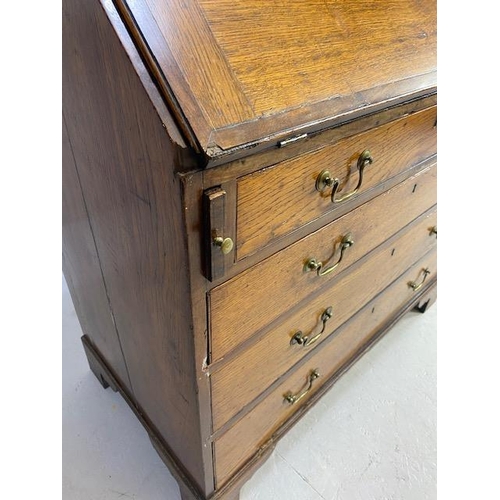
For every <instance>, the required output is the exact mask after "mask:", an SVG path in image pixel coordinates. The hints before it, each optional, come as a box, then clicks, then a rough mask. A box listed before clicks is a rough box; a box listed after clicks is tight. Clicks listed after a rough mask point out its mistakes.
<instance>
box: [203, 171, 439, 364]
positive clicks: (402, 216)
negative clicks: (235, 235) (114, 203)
mask: <svg viewBox="0 0 500 500" xmlns="http://www.w3.org/2000/svg"><path fill="white" fill-rule="evenodd" d="M435 202H436V166H434V167H432V168H430V169H426V170H424V171H422V172H420V173H419V174H417V175H416V176H413V177H410V178H409V179H407V180H406V181H404V182H403V183H401V184H399V185H398V186H396V187H394V188H393V189H391V190H389V191H387V192H386V193H384V194H382V195H380V196H378V197H377V198H375V199H373V200H372V201H370V202H369V203H365V204H364V205H361V206H360V207H358V208H357V209H355V210H353V211H352V212H349V213H348V214H346V215H344V216H343V217H341V218H339V219H337V220H336V221H334V222H332V223H330V224H328V225H326V226H324V227H323V228H321V229H320V230H318V231H316V232H315V233H312V234H310V235H309V236H307V237H305V238H303V239H302V240H300V241H298V242H297V243H295V244H293V245H290V246H289V247H287V248H286V249H284V250H282V251H280V252H278V253H277V254H275V255H273V256H271V257H269V258H267V259H265V260H264V261H262V262H261V263H259V264H257V265H255V266H253V267H251V268H250V269H248V270H246V271H244V272H243V273H241V274H239V275H238V276H236V277H235V278H233V279H231V280H229V281H227V282H226V283H224V284H222V285H220V286H218V287H215V288H214V289H213V290H211V292H210V293H209V301H210V337H211V338H210V347H211V359H212V362H214V361H216V360H218V359H220V358H222V357H223V356H224V355H226V354H227V353H228V352H229V351H231V350H232V349H233V348H234V347H235V346H237V345H238V344H240V343H242V342H244V341H246V340H247V339H249V338H250V337H252V336H255V335H256V334H257V333H258V332H259V330H260V329H262V328H264V327H266V326H267V325H269V324H270V323H271V322H272V321H273V320H275V319H276V318H277V317H278V316H280V315H281V314H282V313H284V312H285V311H287V310H288V309H289V308H290V307H291V306H292V305H294V304H297V303H299V302H300V301H302V300H303V299H304V298H305V297H307V296H308V295H309V294H310V293H312V292H314V291H315V290H318V289H319V288H321V287H323V286H325V285H327V284H328V281H329V280H332V279H334V278H335V276H336V275H337V274H338V273H339V272H341V271H343V270H344V269H346V268H347V267H348V266H350V265H351V264H353V263H354V262H355V261H356V260H358V259H359V258H361V257H362V256H363V255H365V254H366V253H368V252H369V251H371V250H373V249H374V248H375V247H377V246H378V245H380V244H381V243H383V242H384V241H385V240H386V239H387V238H389V237H390V236H392V235H393V234H395V233H396V232H397V231H398V230H399V229H401V228H402V227H404V226H405V225H407V224H409V223H410V222H411V221H412V220H413V219H415V218H416V217H418V216H419V215H420V214H422V213H423V212H424V211H426V210H427V209H428V208H430V207H431V206H433V205H434V204H435ZM348 234H350V235H351V238H352V241H354V244H353V245H352V246H350V247H346V248H345V251H344V252H343V255H342V261H341V262H340V264H339V265H338V266H337V268H335V269H334V270H333V271H332V272H331V273H329V274H327V275H325V276H318V274H317V271H314V270H308V268H307V267H306V266H305V264H306V263H307V262H308V261H310V260H311V259H315V260H316V262H326V261H327V260H328V259H329V257H331V254H332V251H334V252H333V253H334V255H333V257H332V259H331V260H330V261H329V262H328V264H325V265H324V266H323V271H325V270H326V269H327V268H328V266H329V265H330V263H331V262H334V261H338V259H339V257H340V254H341V251H340V248H339V247H340V246H341V245H342V240H343V238H344V237H345V236H347V235H348ZM242 318H244V321H242Z"/></svg>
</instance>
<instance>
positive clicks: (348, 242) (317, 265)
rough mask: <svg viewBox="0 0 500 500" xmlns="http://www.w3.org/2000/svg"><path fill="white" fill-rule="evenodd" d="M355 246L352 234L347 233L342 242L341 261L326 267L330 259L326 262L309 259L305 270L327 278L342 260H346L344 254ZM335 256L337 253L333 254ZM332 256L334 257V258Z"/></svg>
mask: <svg viewBox="0 0 500 500" xmlns="http://www.w3.org/2000/svg"><path fill="white" fill-rule="evenodd" d="M353 245H354V241H353V239H352V235H351V233H347V234H346V235H345V236H344V237H343V238H342V241H341V242H340V256H339V260H338V261H337V262H335V264H333V265H331V266H328V267H325V264H326V263H327V262H328V260H330V259H328V260H327V261H326V262H320V261H318V260H316V259H315V258H311V259H309V260H308V261H307V262H306V264H305V266H304V269H305V270H306V271H316V273H317V274H318V276H325V275H326V274H329V273H331V272H332V271H333V270H334V269H335V268H336V267H337V266H338V265H339V264H340V263H341V262H342V259H343V258H344V252H345V251H346V250H347V249H348V248H349V247H352V246H353ZM333 255H335V251H334V252H333ZM333 255H332V257H333Z"/></svg>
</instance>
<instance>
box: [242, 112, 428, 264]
mask: <svg viewBox="0 0 500 500" xmlns="http://www.w3.org/2000/svg"><path fill="white" fill-rule="evenodd" d="M435 125H436V107H435V106H434V107H432V108H429V109H426V110H423V111H420V112H417V113H414V114H412V115H409V116H405V117H403V118H400V119H398V120H395V121H392V122H390V123H387V124H385V125H382V126H379V127H375V128H373V129H371V130H368V131H366V132H363V133H360V134H357V135H354V136H351V137H348V138H345V139H342V140H340V141H338V142H337V143H335V144H333V145H330V146H326V147H324V148H322V149H320V150H318V151H315V152H313V153H308V154H305V155H302V156H299V157H296V158H293V159H291V160H287V161H284V162H281V163H278V164H276V165H274V166H272V167H269V168H266V169H263V170H260V171H258V172H255V173H253V174H249V175H247V176H244V177H241V178H240V179H238V182H237V189H238V195H237V219H236V232H237V235H236V236H237V237H236V256H235V257H236V260H241V259H242V258H244V257H247V256H249V255H251V254H253V253H255V252H257V251H258V250H259V249H260V248H263V247H265V246H267V245H269V244H270V243H272V242H274V241H275V240H277V239H279V238H281V237H283V236H285V235H287V234H289V233H291V232H293V231H295V230H296V229H299V228H300V227H302V226H304V225H306V224H307V223H309V222H311V221H313V220H315V219H317V218H319V217H321V216H323V215H325V214H328V213H330V212H332V211H333V210H335V209H336V208H337V207H339V206H341V205H344V204H347V203H349V204H350V205H351V206H352V207H354V206H355V205H357V203H356V201H354V199H355V198H357V197H359V196H360V195H361V194H363V195H364V196H365V198H364V199H363V201H366V199H367V198H366V196H367V197H368V198H370V195H369V192H370V191H375V189H376V188H377V187H378V186H379V185H380V184H381V183H383V182H384V181H386V180H388V179H390V178H392V177H395V176H397V175H398V174H401V173H402V172H404V171H406V170H409V169H411V168H412V167H413V166H415V165H417V164H418V163H420V162H421V161H423V160H425V159H427V158H429V157H430V156H432V155H434V154H435V153H436V131H435ZM364 151H369V152H370V158H371V160H372V161H371V162H370V161H369V160H367V161H365V162H362V161H359V159H360V156H361V155H362V153H363V152H364ZM363 163H364V168H361V169H359V168H358V167H360V166H361V165H362V164H363ZM325 170H328V172H329V173H330V175H329V178H330V179H331V181H330V182H328V183H323V184H322V185H321V186H317V184H321V183H317V182H316V181H317V179H318V177H319V175H320V174H321V173H322V172H323V171H325ZM327 177H328V176H324V178H327ZM335 179H337V180H338V183H337V182H335V181H334V180H335ZM332 183H333V186H332ZM328 184H330V186H329V185H328ZM336 184H338V188H337V189H336V193H335V194H334V197H333V200H334V201H332V196H331V195H332V188H333V187H334V186H335V185H336ZM321 187H323V188H324V189H322V191H321V192H320V191H318V189H319V188H321ZM356 187H359V189H358V190H357V192H356V194H354V195H353V196H346V195H349V194H350V193H352V192H353V191H355V190H356ZM317 188H318V189H317ZM375 194H376V193H375V192H374V193H373V195H375ZM338 200H340V201H338ZM342 200H343V201H342ZM351 200H353V201H352V202H351ZM359 201H361V200H359ZM339 215H340V214H339Z"/></svg>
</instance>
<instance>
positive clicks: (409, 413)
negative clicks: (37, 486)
mask: <svg viewBox="0 0 500 500" xmlns="http://www.w3.org/2000/svg"><path fill="white" fill-rule="evenodd" d="M436 315H437V311H436V306H433V307H432V308H431V309H429V310H428V311H427V312H426V314H424V315H421V314H417V313H410V314H408V315H406V316H405V317H404V318H403V319H402V320H401V321H400V322H399V323H398V324H397V325H396V327H394V328H393V329H392V330H391V331H390V332H389V333H388V334H387V335H386V336H385V337H384V338H383V339H382V340H381V341H380V342H379V343H378V344H377V345H376V346H375V347H374V348H373V349H372V350H371V351H369V352H368V353H367V354H366V355H365V356H364V357H363V358H362V359H361V360H360V361H359V362H358V363H357V364H356V365H355V366H354V367H353V368H352V369H351V370H350V371H349V372H348V373H347V374H346V375H344V377H342V378H341V379H340V380H339V382H338V383H337V384H336V385H335V386H334V387H333V388H332V389H331V390H330V391H329V393H328V394H327V395H326V396H325V397H323V399H322V400H321V401H320V402H319V403H318V404H317V405H316V406H315V407H314V408H312V409H311V411H310V412H309V413H308V414H307V415H306V416H305V417H304V418H303V419H302V420H301V421H300V422H299V423H298V424H297V425H296V426H295V427H294V428H293V429H292V430H291V431H290V432H289V434H287V435H286V436H285V438H284V439H283V440H282V441H280V442H279V444H278V445H277V447H276V450H275V451H274V453H273V454H272V456H271V458H270V459H269V460H268V461H267V462H266V463H265V464H264V465H263V466H262V468H261V469H259V471H258V472H257V473H256V474H255V476H253V478H252V479H251V480H250V481H249V482H248V483H247V484H246V485H245V486H244V488H243V490H242V492H241V500H268V499H269V500H270V499H272V500H430V499H435V498H436ZM80 336H81V330H80V326H79V324H78V320H77V318H76V315H75V311H74V309H73V304H72V302H71V297H70V295H69V293H68V290H67V287H66V284H65V283H64V281H63V498H64V499H65V500H115V499H122V500H126V499H131V498H132V499H137V500H178V499H180V495H179V489H178V487H177V485H176V482H175V481H174V479H173V477H172V476H171V475H170V473H169V472H168V470H167V469H166V468H165V467H164V465H163V463H162V462H161V461H160V459H159V457H158V456H157V454H156V452H155V451H154V450H153V448H152V447H151V445H150V442H149V439H148V437H147V435H146V433H145V431H144V430H143V428H142V427H141V425H140V424H139V423H138V421H137V420H136V418H135V416H134V415H133V413H132V411H131V410H130V409H129V408H128V406H127V405H126V404H125V402H124V401H123V400H122V399H121V397H120V396H119V395H118V394H115V393H114V392H112V391H111V390H110V389H108V390H106V391H105V390H103V389H102V387H101V386H100V385H99V383H98V382H97V380H96V379H95V378H94V376H93V375H92V374H91V372H90V370H89V368H88V366H87V362H86V359H85V356H84V353H83V348H82V346H81V343H80Z"/></svg>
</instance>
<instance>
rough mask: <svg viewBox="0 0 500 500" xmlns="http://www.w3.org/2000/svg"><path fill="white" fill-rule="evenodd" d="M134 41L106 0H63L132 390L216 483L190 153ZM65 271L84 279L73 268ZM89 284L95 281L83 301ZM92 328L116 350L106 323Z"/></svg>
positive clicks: (86, 173)
mask: <svg viewBox="0 0 500 500" xmlns="http://www.w3.org/2000/svg"><path fill="white" fill-rule="evenodd" d="M118 21H119V19H118V20H117V19H114V20H113V22H118ZM118 34H119V35H118ZM124 44H130V45H132V44H131V42H130V39H128V35H127V33H126V31H125V30H124V28H123V26H122V27H121V30H120V27H119V26H118V27H117V26H116V25H115V26H113V25H112V24H111V20H110V18H109V17H108V16H107V15H106V12H105V10H104V9H103V7H102V5H101V4H100V3H99V2H97V1H89V2H81V1H79V0H65V1H64V3H63V67H64V71H63V112H64V117H65V120H66V124H67V130H68V136H69V139H70V141H71V147H72V153H73V157H74V161H75V165H76V169H77V172H78V177H79V180H80V184H81V192H82V193H83V197H84V200H85V205H86V208H87V216H88V220H89V222H90V225H91V227H92V231H93V234H94V238H95V242H96V250H97V254H98V257H99V261H100V266H101V269H102V276H103V280H104V282H105V284H106V291H107V295H108V300H109V307H110V310H111V311H112V314H113V321H114V322H115V325H116V332H117V333H118V337H119V339H120V342H121V346H122V349H123V356H124V360H125V363H126V366H127V368H128V373H129V375H130V380H131V384H130V386H131V397H133V398H134V400H135V401H136V404H137V405H138V408H139V409H140V411H141V413H142V414H143V415H145V416H146V418H147V419H148V422H149V426H150V427H151V428H153V429H155V430H156V431H157V433H158V434H159V435H160V436H161V437H162V439H163V444H164V446H165V447H166V448H167V449H168V450H169V452H170V454H171V455H172V456H174V457H176V459H177V460H178V463H179V466H180V467H182V469H183V470H184V475H185V477H188V478H190V481H191V482H192V484H194V485H196V487H197V488H198V489H199V490H200V491H202V492H204V493H207V492H210V491H213V481H211V473H206V468H208V470H210V469H211V463H207V464H205V463H204V459H203V457H204V455H203V449H204V447H203V445H202V439H201V435H200V434H201V428H202V423H201V422H200V415H199V412H198V387H197V381H196V373H195V364H194V361H193V360H194V338H193V335H192V311H191V300H190V288H189V277H188V273H189V260H188V259H187V258H186V253H187V252H186V234H185V229H184V219H183V217H184V210H183V207H182V191H181V182H180V179H179V178H178V176H177V175H176V174H175V170H176V165H175V164H176V162H178V161H180V160H181V159H182V158H184V156H183V153H182V154H180V152H179V147H180V146H179V145H178V144H177V143H175V142H173V141H172V140H171V139H170V138H169V135H168V134H167V130H166V128H165V127H164V123H163V121H162V120H161V119H160V117H159V115H158V113H157V110H156V108H155V106H154V105H153V102H152V101H151V99H150V97H149V94H148V93H147V92H146V90H145V87H144V84H143V81H142V79H141V78H142V77H144V75H139V74H138V72H137V71H136V69H135V66H134V65H133V64H132V60H131V58H130V57H129V56H128V54H127V52H126V51H125V50H124ZM132 49H133V45H132V46H131V47H130V46H128V47H127V50H132ZM136 63H137V61H136ZM64 168H66V167H64ZM68 210H69V212H68V213H67V217H68V218H69V219H71V218H72V212H71V210H72V209H71V207H68ZM66 271H68V272H69V276H68V278H69V279H68V281H70V282H71V281H73V282H74V281H75V278H76V276H74V275H73V271H74V269H71V268H66ZM91 293H92V288H88V289H86V290H85V301H88V302H90V301H91V300H92V298H91V297H89V294H91ZM106 304H107V302H106ZM79 312H82V311H81V310H80V311H79ZM86 312H87V311H84V313H86ZM91 320H92V318H90V321H91ZM84 322H85V318H82V323H84ZM116 332H115V331H113V332H112V334H113V335H114V336H116ZM88 335H89V337H90V339H91V341H92V342H93V343H94V344H95V346H96V347H97V349H98V350H99V352H100V353H102V354H103V355H105V354H107V350H106V349H105V345H103V342H102V341H101V340H100V337H99V336H98V335H96V332H93V331H89V332H88ZM106 361H107V362H108V363H109V364H111V363H114V358H111V357H110V358H106ZM200 364H201V363H200ZM116 366H119V365H116ZM112 367H113V369H115V370H116V368H115V364H113V365H112ZM207 478H208V481H206V479H207Z"/></svg>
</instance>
